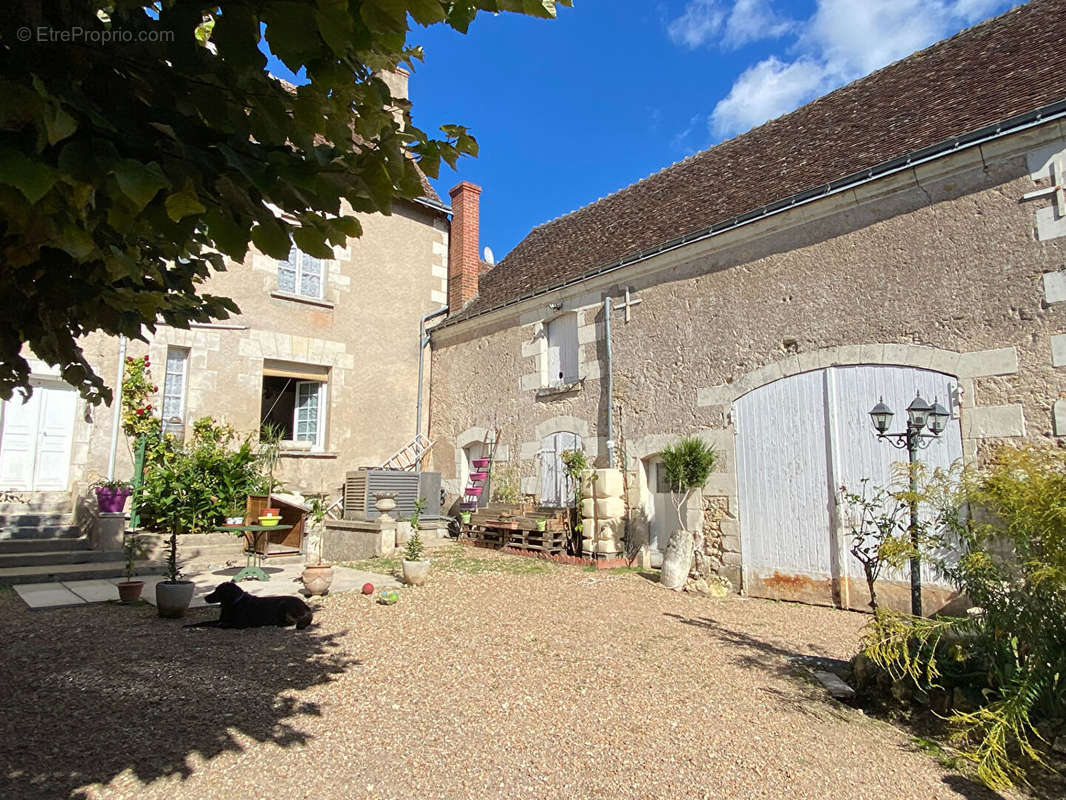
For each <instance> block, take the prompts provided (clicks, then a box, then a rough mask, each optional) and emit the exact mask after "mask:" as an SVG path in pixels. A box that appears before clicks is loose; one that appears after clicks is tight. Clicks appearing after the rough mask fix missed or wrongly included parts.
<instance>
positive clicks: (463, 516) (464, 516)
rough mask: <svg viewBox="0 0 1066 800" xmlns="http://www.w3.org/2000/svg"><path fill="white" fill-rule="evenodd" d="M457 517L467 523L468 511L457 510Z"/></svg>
mask: <svg viewBox="0 0 1066 800" xmlns="http://www.w3.org/2000/svg"><path fill="white" fill-rule="evenodd" d="M459 519H461V520H462V521H463V524H464V525H469V524H470V512H469V511H460V512H459Z"/></svg>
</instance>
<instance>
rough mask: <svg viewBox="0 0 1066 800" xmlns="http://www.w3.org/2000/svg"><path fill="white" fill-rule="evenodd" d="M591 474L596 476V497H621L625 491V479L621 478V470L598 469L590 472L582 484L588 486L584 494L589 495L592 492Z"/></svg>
mask: <svg viewBox="0 0 1066 800" xmlns="http://www.w3.org/2000/svg"><path fill="white" fill-rule="evenodd" d="M593 474H595V476H596V486H595V494H596V497H621V496H622V494H623V493H624V492H625V481H623V479H622V470H620V469H598V470H596V472H595V473H590V474H589V477H588V479H587V480H586V481H584V483H583V485H584V486H587V487H588V491H587V492H586V494H589V495H591V494H592V493H593V486H592V475H593Z"/></svg>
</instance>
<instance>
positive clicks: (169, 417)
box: [162, 347, 189, 436]
mask: <svg viewBox="0 0 1066 800" xmlns="http://www.w3.org/2000/svg"><path fill="white" fill-rule="evenodd" d="M188 374H189V350H188V348H185V347H168V348H167V368H166V375H165V376H164V378H163V409H162V417H163V433H172V434H174V435H175V436H181V435H182V434H183V433H184V430H185V385H186V383H188V380H187V378H188Z"/></svg>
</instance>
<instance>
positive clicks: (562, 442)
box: [540, 431, 581, 507]
mask: <svg viewBox="0 0 1066 800" xmlns="http://www.w3.org/2000/svg"><path fill="white" fill-rule="evenodd" d="M580 448H581V437H580V436H578V435H577V434H576V433H569V432H565V431H560V432H558V433H549V434H548V435H547V436H545V437H544V438H543V439H542V440H541V443H540V503H541V505H544V506H554V507H562V506H568V505H572V504H573V501H574V487H573V485H572V483H571V481H570V479H569V478H568V477H567V474H566V465H565V464H564V463H563V452H564V451H566V450H577V449H580Z"/></svg>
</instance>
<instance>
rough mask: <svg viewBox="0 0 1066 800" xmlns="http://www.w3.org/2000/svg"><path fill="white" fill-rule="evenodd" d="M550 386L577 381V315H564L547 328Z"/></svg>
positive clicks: (550, 323) (552, 321) (551, 322)
mask: <svg viewBox="0 0 1066 800" xmlns="http://www.w3.org/2000/svg"><path fill="white" fill-rule="evenodd" d="M546 328H547V341H548V386H558V385H560V384H563V383H573V382H574V381H576V380H577V377H578V375H577V314H564V315H562V316H561V317H556V318H555V319H553V320H551V321H550V322H549V323H548V324H547V326H546Z"/></svg>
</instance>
